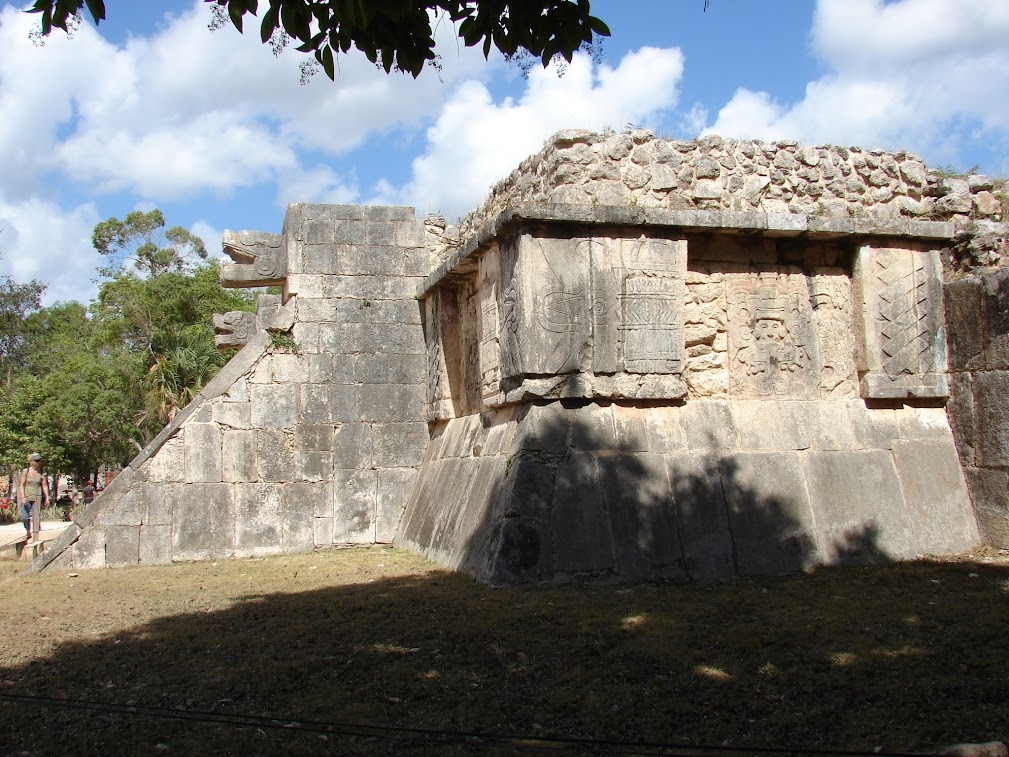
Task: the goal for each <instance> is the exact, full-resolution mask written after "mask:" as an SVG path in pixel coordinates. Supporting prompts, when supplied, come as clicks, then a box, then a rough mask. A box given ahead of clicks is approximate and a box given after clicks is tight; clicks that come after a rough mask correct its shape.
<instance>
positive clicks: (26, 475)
mask: <svg viewBox="0 0 1009 757" xmlns="http://www.w3.org/2000/svg"><path fill="white" fill-rule="evenodd" d="M48 502H49V483H48V482H47V481H46V477H45V476H43V475H42V455H40V454H39V453H38V452H35V453H34V454H32V455H29V456H28V467H27V468H25V469H24V470H23V471H21V480H20V481H19V482H18V503H19V507H18V514H19V515H20V516H21V522H22V523H23V524H24V527H25V531H27V532H28V540H29V541H30V540H31V538H32V517H33V512H37V511H36V510H35V507H36V505H38V506H39V507H41V506H42V505H43V504H46V503H48ZM38 530H39V531H41V530H42V524H41V522H40V523H39V526H38ZM36 536H38V534H36Z"/></svg>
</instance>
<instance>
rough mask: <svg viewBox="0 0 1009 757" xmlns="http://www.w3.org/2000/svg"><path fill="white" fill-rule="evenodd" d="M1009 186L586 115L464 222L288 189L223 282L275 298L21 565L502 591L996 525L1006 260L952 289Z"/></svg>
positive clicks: (1001, 495) (1003, 419) (1006, 519)
mask: <svg viewBox="0 0 1009 757" xmlns="http://www.w3.org/2000/svg"><path fill="white" fill-rule="evenodd" d="M1003 191H1004V187H1001V186H999V185H996V184H995V183H993V182H990V181H988V180H987V179H985V178H984V177H981V176H972V177H967V178H964V179H954V178H940V177H938V176H937V175H934V174H930V173H929V172H928V171H927V170H926V169H925V167H924V165H923V164H922V163H921V161H920V160H918V159H917V158H915V157H914V156H912V155H909V154H907V153H903V152H898V153H884V152H882V151H879V150H860V149H858V148H840V147H805V146H800V145H798V144H795V143H791V142H779V143H776V144H773V145H768V144H763V143H757V142H740V141H734V140H723V139H721V138H719V137H714V136H711V137H706V138H704V139H701V140H697V141H695V142H680V141H666V140H657V139H655V138H654V137H653V136H652V135H651V134H650V133H649V132H646V131H644V130H635V131H633V132H629V133H627V134H619V135H617V134H609V133H608V134H592V133H590V132H584V131H579V130H569V131H565V132H560V133H558V134H557V135H555V136H554V137H552V138H551V139H550V140H549V141H548V143H547V144H546V146H545V147H544V150H543V151H541V152H540V153H539V154H537V155H535V156H532V157H531V158H529V159H528V160H527V161H525V162H524V163H523V164H522V165H521V166H520V167H519V169H518V170H517V171H516V172H515V173H514V174H513V175H512V176H511V177H509V178H508V179H507V180H506V181H504V182H502V183H501V184H499V185H498V186H497V187H496V188H495V189H494V190H493V191H492V193H491V195H490V197H489V198H488V200H487V201H486V202H485V203H484V204H483V205H482V206H481V207H480V208H478V209H477V210H476V211H474V213H472V214H471V215H470V216H467V217H466V218H465V219H463V221H462V222H461V223H460V224H459V226H457V227H456V226H449V225H448V224H446V223H445V222H444V221H442V220H440V219H435V218H429V219H428V220H427V221H425V222H419V221H417V220H416V219H415V217H414V215H413V211H412V210H411V209H409V208H389V207H359V206H338V205H292V206H290V209H289V211H288V214H287V216H286V218H285V220H284V226H283V229H282V233H281V234H268V233H262V232H240V233H232V232H227V233H226V234H225V237H224V247H225V251H226V252H227V253H228V254H229V255H230V256H231V257H232V258H233V259H234V260H235V264H233V265H228V266H224V267H223V269H222V282H223V283H224V284H225V285H226V286H264V285H278V286H280V287H281V288H282V291H283V294H282V295H264V296H261V297H260V298H259V301H258V304H257V309H256V313H254V314H249V313H228V314H224V315H222V316H217V317H215V321H214V325H215V328H216V330H217V332H218V337H217V343H218V345H219V346H220V347H221V348H222V349H224V348H235V347H238V348H240V349H239V351H238V352H237V353H236V354H235V355H234V356H233V357H232V359H231V360H230V361H229V362H228V364H227V365H226V366H225V368H224V369H223V370H222V371H221V372H220V374H219V375H218V376H217V377H216V378H215V379H214V380H213V381H211V382H210V383H209V384H208V385H207V386H206V387H204V389H203V391H202V392H201V393H200V395H199V396H198V397H197V399H196V400H195V401H194V402H193V403H191V404H190V406H188V407H187V408H185V409H184V410H182V411H181V412H180V413H179V414H178V416H177V417H176V418H175V420H174V421H173V422H172V423H171V424H169V426H168V427H166V428H165V429H164V430H163V431H162V432H161V433H160V434H159V435H158V436H157V437H156V438H155V439H154V440H153V441H152V442H151V443H150V444H149V445H148V446H147V447H146V448H145V449H144V450H143V451H142V452H141V453H140V454H139V455H138V456H137V457H136V458H135V459H134V460H133V461H132V462H131V464H130V465H129V466H128V467H127V469H126V470H125V471H124V472H123V474H122V475H121V476H120V477H119V478H117V479H116V481H115V482H114V483H113V484H112V485H111V486H109V487H108V488H107V489H106V490H105V492H104V493H103V494H102V496H101V497H99V499H98V500H96V502H95V503H94V504H93V505H92V506H91V507H90V508H88V509H87V510H86V511H85V512H84V513H82V514H81V515H80V516H79V517H78V518H77V522H76V523H75V524H74V525H73V526H72V527H71V528H69V529H67V531H66V532H65V533H64V534H63V535H62V536H61V538H60V539H59V540H57V541H56V542H55V543H54V545H53V547H52V548H51V549H49V550H47V552H46V553H44V554H43V555H42V556H41V557H40V558H39V559H38V561H37V562H36V563H35V567H36V569H42V568H44V567H45V566H47V565H52V566H58V567H59V568H60V569H63V568H71V567H72V568H80V567H104V566H119V565H129V564H136V563H142V564H157V563H165V562H170V561H173V560H188V559H217V558H226V557H233V556H234V557H239V556H252V555H265V554H274V553H279V552H289V551H299V550H309V549H313V548H316V547H323V546H332V545H336V544H367V543H374V542H392V541H395V542H396V543H399V544H402V545H404V546H407V547H410V548H412V549H415V550H419V551H421V552H423V553H425V554H427V555H429V556H430V557H432V558H433V559H436V560H438V561H439V562H441V563H443V564H445V565H448V566H451V567H453V568H458V569H462V570H465V571H468V572H470V573H472V574H474V575H476V576H478V577H480V578H481V579H483V580H488V581H492V582H499V583H505V582H514V581H524V580H549V579H565V578H567V577H570V576H574V575H590V576H615V577H619V578H624V579H631V580H634V579H653V578H711V577H719V576H728V575H736V574H753V573H767V572H780V571H789V570H797V569H801V568H805V567H809V566H813V565H819V564H828V563H839V562H864V561H873V560H891V559H906V558H910V557H914V556H916V555H923V554H935V553H948V552H956V551H961V550H964V549H968V548H971V547H973V546H974V545H976V544H977V542H978V540H979V538H980V537H979V527H980V530H981V534H982V535H983V536H984V538H985V539H986V540H988V541H989V542H992V543H998V544H1006V545H1009V526H1007V523H1009V513H1006V506H1005V501H1006V486H1007V480H1009V445H1007V444H1006V442H1005V439H1006V438H1009V433H1007V432H1009V415H1007V413H1006V411H1005V410H1004V407H1005V406H1006V403H1005V402H1004V400H1005V395H1006V394H1007V393H1009V389H1006V387H1007V386H1009V320H1007V319H1006V316H1005V313H1006V312H1009V307H1006V305H1009V303H1006V302H1004V300H1005V299H1006V298H1007V295H1006V294H1005V293H1006V292H1009V284H1007V283H1006V278H1005V276H1002V275H1001V274H990V275H989V276H987V277H967V278H965V279H961V280H955V281H949V282H947V283H946V284H945V285H944V284H943V273H944V272H943V266H944V265H945V266H946V268H947V270H951V269H954V268H961V269H962V268H964V267H970V266H971V265H977V264H979V263H983V264H996V263H1002V262H1009V256H1007V255H1006V252H1007V250H1006V244H1007V238H1009V233H1007V227H1006V225H1005V224H1004V223H1003V222H1002V221H1003V214H1004V208H1003V204H1004V203H1003V202H1002V201H1001V200H1000V196H1001V195H1000V194H999V192H1003ZM944 286H945V288H943V287H944ZM418 299H419V300H420V302H418V301H417V300H418ZM974 324H980V327H978V328H974V327H969V328H965V327H964V326H965V325H967V326H973V325H974ZM947 340H948V347H947ZM292 343H293V344H294V345H296V348H295V349H294V350H291V349H290V346H291V344H292ZM947 353H948V354H947ZM947 360H948V362H949V365H947ZM947 400H948V403H949V417H950V418H951V419H952V425H953V430H954V431H955V432H956V440H957V445H958V447H959V454H960V460H961V461H962V462H963V466H964V467H963V469H961V467H960V465H959V464H958V460H957V448H956V447H955V446H954V443H953V439H954V436H953V433H952V431H951V428H950V423H949V422H948V421H947V410H946V407H945V404H946V403H947ZM965 477H966V478H965ZM968 487H969V491H970V492H971V494H972V495H973V496H974V507H973V508H972V507H971V502H970V499H969V497H968Z"/></svg>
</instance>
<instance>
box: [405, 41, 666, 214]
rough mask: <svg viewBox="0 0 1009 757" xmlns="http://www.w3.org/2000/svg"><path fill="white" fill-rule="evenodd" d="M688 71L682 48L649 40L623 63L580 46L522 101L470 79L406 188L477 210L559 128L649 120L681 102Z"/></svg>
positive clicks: (440, 203) (424, 205)
mask: <svg viewBox="0 0 1009 757" xmlns="http://www.w3.org/2000/svg"><path fill="white" fill-rule="evenodd" d="M682 73H683V55H682V54H681V53H680V51H679V50H677V49H657V48H649V47H646V48H642V49H641V50H638V51H636V52H632V53H628V54H627V55H626V56H624V58H623V60H621V62H620V64H619V65H618V66H617V67H616V68H611V67H609V66H605V65H602V66H599V67H598V68H596V67H595V66H593V64H592V61H591V60H590V59H589V57H588V56H587V55H583V54H576V55H575V57H574V60H573V61H572V62H571V64H570V65H569V66H568V68H567V72H566V73H565V75H564V76H563V77H558V76H557V73H556V71H554V70H553V69H552V68H548V69H546V70H542V69H538V68H537V69H534V70H533V71H531V72H530V76H529V83H528V86H527V88H526V91H525V93H524V94H523V95H522V97H521V98H520V99H519V100H518V101H515V100H513V99H511V98H506V99H504V100H503V101H502V102H500V103H497V102H494V101H493V99H492V97H491V94H490V92H489V91H488V90H487V88H486V87H485V86H484V85H483V84H481V83H479V82H475V81H469V82H465V83H463V84H462V85H460V86H459V87H458V88H457V89H456V90H455V91H454V93H453V95H452V97H451V99H450V100H449V101H448V102H446V103H445V106H444V108H443V109H442V111H441V113H440V115H439V116H438V119H437V121H436V122H435V124H434V125H433V126H432V127H431V128H430V129H429V130H428V132H427V147H426V150H425V153H424V154H423V155H422V156H420V157H419V158H417V159H415V160H414V162H413V179H412V181H411V182H410V184H409V185H408V186H407V187H405V188H404V189H403V191H402V193H401V194H400V196H401V198H402V200H403V201H405V202H407V203H409V204H412V205H414V206H416V207H417V208H418V209H419V210H420V211H422V212H427V211H438V212H441V213H443V214H445V215H447V216H449V217H453V216H456V215H459V214H461V213H464V212H466V211H468V210H471V209H472V208H474V207H475V206H476V205H477V204H478V203H479V202H480V201H481V200H482V199H483V197H484V195H485V194H486V193H487V190H488V189H489V188H490V187H491V186H492V185H493V184H494V182H495V181H498V180H500V179H502V178H504V177H505V176H506V175H507V174H508V172H509V171H511V170H512V169H514V168H515V167H516V166H517V165H518V164H519V163H520V162H521V161H522V159H523V158H525V157H526V156H527V155H529V154H530V153H533V152H536V151H537V150H539V149H540V147H541V146H542V144H543V141H544V139H546V137H548V136H549V135H550V134H552V133H553V132H555V131H557V130H558V129H562V128H587V129H602V128H603V127H605V126H613V127H615V128H623V127H624V126H625V125H626V124H628V123H634V124H642V125H646V124H647V123H648V122H649V121H650V120H652V119H653V118H654V117H656V116H657V114H659V113H660V112H661V111H663V110H666V109H670V108H673V107H674V106H675V105H676V99H677V86H678V84H679V81H680V77H681V76H682Z"/></svg>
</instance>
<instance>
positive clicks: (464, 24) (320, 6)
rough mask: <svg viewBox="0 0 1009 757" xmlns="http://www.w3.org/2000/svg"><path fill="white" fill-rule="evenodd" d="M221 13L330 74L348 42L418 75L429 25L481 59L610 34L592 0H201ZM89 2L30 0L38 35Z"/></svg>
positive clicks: (560, 47)
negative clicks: (449, 29)
mask: <svg viewBox="0 0 1009 757" xmlns="http://www.w3.org/2000/svg"><path fill="white" fill-rule="evenodd" d="M206 2H207V3H211V4H213V6H214V7H215V8H218V9H220V10H222V11H223V10H226V12H227V17H228V18H229V19H230V20H231V22H232V23H233V24H234V26H235V28H236V29H238V30H239V31H240V32H241V31H243V30H244V20H245V17H246V16H247V15H251V16H256V15H257V13H258V12H259V9H260V6H263V8H264V10H263V16H262V19H261V21H260V24H259V34H260V38H261V39H262V41H263V42H264V43H266V42H270V43H271V44H272V45H273V46H274V48H275V49H276V48H277V47H283V46H284V45H286V43H287V40H293V41H294V42H295V43H296V44H297V47H296V49H297V50H298V51H300V52H304V53H310V54H312V55H313V56H314V58H315V60H316V61H317V62H318V63H319V64H320V65H321V66H322V68H323V70H324V71H325V72H326V74H327V75H328V76H329V78H330V79H333V78H334V77H335V73H336V63H335V58H336V56H337V55H339V54H340V53H346V52H347V51H348V50H350V49H351V48H352V47H354V48H357V49H358V50H360V51H361V52H363V53H364V54H365V55H366V56H367V57H368V60H370V61H372V62H373V63H375V64H377V65H380V66H381V67H382V68H384V69H385V71H386V72H387V73H388V72H389V71H392V70H393V69H395V70H397V71H403V72H407V73H410V74H412V75H413V76H415V77H416V76H418V75H420V72H421V71H422V70H423V68H424V66H425V65H427V64H429V63H434V62H435V61H436V60H437V54H436V53H435V50H434V48H435V42H434V30H433V25H434V24H435V23H440V22H441V21H442V20H447V21H448V22H450V23H452V24H453V25H454V28H455V30H456V34H457V36H458V37H459V38H461V39H462V41H463V42H464V43H465V44H466V45H467V46H474V45H482V48H483V53H484V56H488V55H490V51H491V49H492V48H497V49H498V50H500V51H501V52H502V53H503V54H504V55H505V56H507V57H511V56H514V55H517V54H518V55H529V56H532V57H534V58H539V59H540V60H542V62H543V65H544V66H546V65H547V64H548V63H549V62H550V60H551V59H552V58H554V56H558V55H559V56H561V57H563V58H564V59H565V60H567V61H569V62H570V60H571V56H572V55H573V54H574V53H575V51H576V50H578V49H579V48H580V47H582V46H583V45H587V44H589V45H590V44H592V43H593V42H594V41H595V40H596V38H598V37H606V36H609V33H610V31H609V29H608V28H607V26H606V24H605V23H603V22H602V21H601V20H600V19H598V18H596V17H595V16H593V15H591V12H590V8H589V4H590V0H265V1H264V2H262V3H260V2H259V0H206ZM85 6H87V9H88V12H89V13H90V14H91V18H92V19H93V20H94V22H95V23H96V24H97V23H99V22H100V21H102V20H103V19H104V18H105V3H104V2H102V0H36V1H35V3H34V5H33V6H32V7H31V9H30V12H32V13H39V14H41V16H42V19H41V34H42V35H48V34H49V33H50V32H51V31H52V30H53V28H60V29H63V30H64V31H68V30H69V29H70V28H73V23H74V19H75V18H78V17H79V14H80V13H81V11H82V10H83V8H84V7H85Z"/></svg>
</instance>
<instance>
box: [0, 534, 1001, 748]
mask: <svg viewBox="0 0 1009 757" xmlns="http://www.w3.org/2000/svg"><path fill="white" fill-rule="evenodd" d="M21 566H23V563H15V562H11V561H2V562H0V578H2V579H3V580H2V583H0V618H3V619H4V620H3V626H2V628H3V637H2V641H0V754H3V755H7V754H21V753H24V754H30V755H35V754H73V755H101V757H108V756H109V755H134V754H213V755H224V754H235V755H246V754H276V753H285V754H478V753H479V754H526V753H539V752H540V751H566V752H568V753H578V754H719V753H722V752H723V751H724V750H719V751H706V750H704V749H703V748H701V747H704V746H705V745H726V746H742V747H783V748H787V749H788V750H790V753H794V754H808V753H809V750H811V749H827V748H829V749H838V750H852V751H856V752H869V753H871V752H872V751H873V750H874V749H876V748H881V750H882V751H883V752H884V753H887V752H902V751H903V752H924V753H928V752H934V751H936V750H937V749H939V748H941V747H942V746H945V745H948V744H951V743H957V742H963V741H991V740H1003V741H1005V740H1007V739H1009V631H1007V629H1009V557H1007V556H1006V555H1000V554H998V553H997V552H991V551H989V552H987V553H978V554H977V555H974V556H966V557H964V558H962V559H960V560H955V561H942V562H920V563H910V564H903V565H889V566H875V567H865V568H836V569H822V570H818V571H816V572H815V573H811V574H807V575H795V576H782V577H767V578H760V579H746V580H735V581H727V582H719V583H713V584H667V583H664V584H642V585H633V586H631V585H619V584H599V583H594V584H588V585H579V584H571V585H567V586H526V587H519V588H510V589H493V588H489V587H486V586H483V585H480V584H477V583H475V582H473V581H472V580H471V579H469V578H467V577H465V576H462V575H456V574H451V573H447V572H445V571H443V570H440V569H438V568H436V567H434V566H432V565H431V564H429V563H427V562H425V561H423V560H422V559H420V558H418V557H416V556H414V555H412V554H409V553H407V552H403V551H399V550H393V549H383V548H362V549H346V550H327V551H320V552H315V553H313V554H304V555H284V556H277V557H269V558H264V559H252V560H248V559H247V560H232V561H221V562H217V563H187V564H176V565H170V566H164V567H137V568H125V569H117V570H96V571H81V572H80V573H79V574H77V575H74V574H69V575H68V574H67V573H65V572H62V573H52V574H43V575H26V576H19V575H15V569H16V568H18V567H21ZM24 697H34V698H39V699H33V700H25V699H23V698H24ZM207 721H215V722H207ZM223 721H228V722H223ZM386 729H390V730H386ZM398 729H429V730H433V731H438V732H453V733H454V732H464V733H468V734H481V735H482V736H483V737H484V738H477V737H470V738H466V739H458V738H453V737H451V736H442V735H439V734H438V733H434V734H425V733H419V732H417V731H410V730H398ZM495 737H502V738H500V739H498V738H495ZM551 739H556V740H555V741H550V740H551ZM572 740H573V741H572ZM587 740H595V741H597V742H598V741H604V742H608V743H606V744H597V745H596V746H590V745H589V744H587V743H586V741H587ZM614 742H628V743H631V742H632V743H635V744H638V745H639V746H635V747H626V748H625V747H622V746H620V745H618V744H616V743H614ZM645 742H648V743H654V744H672V745H690V744H692V745H697V746H695V747H692V748H690V749H679V750H666V751H663V750H660V749H657V748H650V747H645V746H640V744H642V743H645ZM725 753H728V752H725ZM732 753H733V754H746V753H750V752H749V751H748V750H747V751H742V752H732Z"/></svg>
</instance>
